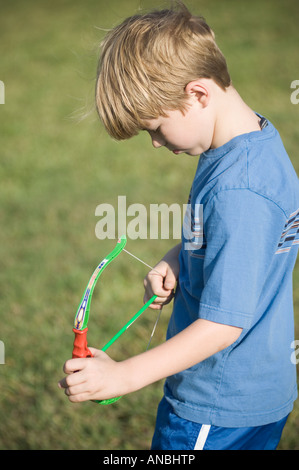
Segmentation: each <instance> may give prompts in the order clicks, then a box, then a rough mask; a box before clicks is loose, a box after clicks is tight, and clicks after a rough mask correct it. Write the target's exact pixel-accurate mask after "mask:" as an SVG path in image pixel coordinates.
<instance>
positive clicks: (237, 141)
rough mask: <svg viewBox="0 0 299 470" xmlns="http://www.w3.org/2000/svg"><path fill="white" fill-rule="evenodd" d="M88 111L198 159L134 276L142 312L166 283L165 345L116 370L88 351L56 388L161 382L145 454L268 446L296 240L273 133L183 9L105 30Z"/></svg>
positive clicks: (283, 411) (278, 410) (77, 396)
mask: <svg viewBox="0 0 299 470" xmlns="http://www.w3.org/2000/svg"><path fill="white" fill-rule="evenodd" d="M96 103H97V109H98V112H99V115H100V117H101V119H102V122H103V123H104V125H105V127H106V129H107V131H108V132H109V134H110V135H111V136H112V137H113V138H115V139H118V140H121V139H127V138H130V137H132V136H133V135H136V134H137V133H138V132H139V131H140V130H146V131H147V132H148V133H149V134H150V136H151V139H152V143H153V146H154V147H155V148H158V147H161V146H165V147H166V148H168V149H169V150H170V151H172V152H174V153H175V154H181V153H187V154H189V155H194V156H196V155H200V159H199V162H198V167H197V170H196V174H195V177H194V181H193V184H192V187H191V191H190V195H189V208H190V210H188V211H187V213H186V217H185V221H184V227H183V232H182V243H181V244H180V245H178V246H176V247H174V248H172V249H171V250H170V251H169V252H168V253H167V254H166V256H165V257H164V258H163V259H162V260H161V262H160V263H158V265H157V266H156V270H157V271H158V272H160V273H161V276H159V275H158V274H157V272H156V271H152V272H150V273H149V274H148V276H147V278H146V279H145V300H148V299H149V298H150V297H151V296H152V295H153V294H156V295H157V296H158V297H157V299H156V301H155V303H154V304H153V305H152V307H153V308H156V309H159V308H162V306H163V305H164V304H166V303H168V302H170V300H172V298H173V295H174V294H173V292H174V289H175V288H176V290H175V296H174V306H173V313H172V316H171V319H170V322H169V326H168V332H167V340H166V342H165V343H163V344H161V345H159V346H158V347H156V348H153V349H151V350H149V351H147V352H145V353H143V354H140V355H137V356H135V357H132V358H129V359H127V360H124V361H122V362H115V361H113V360H112V359H111V358H110V357H109V356H108V355H107V354H105V353H104V352H102V351H99V350H96V349H92V352H93V354H94V357H93V358H91V359H71V360H69V361H67V362H66V364H65V366H64V370H65V372H66V374H67V377H66V378H65V379H63V380H62V381H61V382H60V387H63V388H65V389H66V390H65V393H66V394H67V395H68V396H69V399H70V401H72V402H79V401H84V400H90V399H96V400H101V399H105V398H111V397H115V396H119V395H124V394H127V393H130V392H132V391H135V390H138V389H140V388H142V387H145V386H147V385H148V384H151V383H153V382H155V381H157V380H160V379H162V378H166V381H165V388H164V390H165V394H164V397H163V399H162V401H161V403H160V405H159V409H158V415H157V423H156V430H155V434H154V438H153V443H152V449H165V450H171V449H177V450H182V449H275V448H276V447H277V444H278V442H279V439H280V436H281V432H282V429H283V427H284V425H285V422H286V419H287V416H288V414H289V413H290V412H291V410H292V408H293V402H294V400H295V399H296V397H297V385H296V369H295V365H294V364H293V363H292V361H291V359H290V355H291V349H290V348H291V343H292V341H293V339H294V325H293V302H292V271H293V267H294V263H295V259H296V254H297V248H298V243H299V239H298V219H299V191H298V180H297V176H296V174H295V171H294V169H293V167H292V164H291V162H290V160H289V158H288V156H287V154H286V151H285V149H284V147H283V144H282V142H281V140H280V137H279V134H278V132H277V131H276V129H275V128H274V127H273V125H272V124H271V123H270V122H269V121H267V120H266V119H265V118H263V117H262V116H260V115H258V114H256V113H255V112H253V111H252V110H251V109H250V108H249V107H248V106H247V105H246V104H245V103H244V101H243V100H242V99H241V97H240V96H239V94H238V93H237V91H236V90H235V88H234V87H233V86H232V83H231V80H230V76H229V73H228V70H227V65H226V61H225V59H224V57H223V55H222V53H221V51H220V50H219V48H218V47H217V45H216V43H215V38H214V34H213V32H212V31H211V29H210V28H209V26H208V25H207V24H206V23H205V21H204V20H203V19H202V18H200V17H195V16H192V15H191V14H190V13H189V11H188V10H187V8H185V7H184V6H183V5H181V6H180V8H179V10H178V11H177V10H162V11H155V12H152V13H148V14H144V15H136V16H134V17H132V18H128V19H127V20H125V21H124V22H123V23H122V24H121V25H119V26H118V27H116V28H114V29H113V30H112V31H111V32H110V33H109V34H108V35H107V37H106V39H105V40H104V42H103V44H102V55H101V59H100V63H99V69H98V79H97V86H96ZM190 227H191V228H190ZM74 371H79V372H77V373H76V374H74V373H73V372H74Z"/></svg>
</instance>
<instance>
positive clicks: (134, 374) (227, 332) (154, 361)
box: [59, 319, 242, 402]
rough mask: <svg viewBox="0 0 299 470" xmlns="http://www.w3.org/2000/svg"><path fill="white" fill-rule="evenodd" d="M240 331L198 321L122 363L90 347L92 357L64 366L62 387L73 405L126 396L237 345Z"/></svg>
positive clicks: (227, 326)
mask: <svg viewBox="0 0 299 470" xmlns="http://www.w3.org/2000/svg"><path fill="white" fill-rule="evenodd" d="M241 331H242V329H241V328H236V327H233V326H229V325H223V324H219V323H214V322H210V321H208V320H203V319H199V320H196V321H195V322H194V323H192V324H191V325H190V326H188V327H187V328H186V329H185V330H183V331H181V332H180V333H179V334H177V335H176V336H174V337H173V338H171V339H169V340H168V341H166V342H165V343H163V344H161V345H159V346H157V347H156V348H153V349H151V350H149V351H146V352H144V353H142V354H139V355H137V356H134V357H131V358H129V359H126V360H124V361H121V362H116V361H114V360H112V359H111V358H110V357H109V356H108V355H107V354H106V353H104V352H103V351H99V350H97V349H93V348H90V349H91V351H92V353H93V354H94V357H93V358H88V359H70V360H69V361H67V362H66V363H65V366H64V372H65V373H66V374H68V375H67V377H66V378H64V379H62V380H61V381H60V382H59V387H60V388H65V389H66V390H65V393H66V394H67V395H68V396H69V400H70V401H72V402H80V401H86V400H103V399H107V398H113V397H115V396H119V395H125V394H128V393H131V392H134V391H136V390H139V389H141V388H143V387H145V386H147V385H149V384H151V383H154V382H156V381H157V380H160V379H163V378H165V377H168V376H170V375H173V374H175V373H177V372H180V371H182V370H184V369H187V368H189V367H191V366H193V365H195V364H197V363H198V362H201V361H203V360H204V359H206V358H207V357H209V356H211V355H213V354H215V353H217V352H219V351H221V350H222V349H224V348H226V347H228V346H230V345H231V344H232V343H234V342H235V341H236V340H237V339H238V337H239V336H240V334H241ZM75 371H76V373H75V374H74V373H73V372H75Z"/></svg>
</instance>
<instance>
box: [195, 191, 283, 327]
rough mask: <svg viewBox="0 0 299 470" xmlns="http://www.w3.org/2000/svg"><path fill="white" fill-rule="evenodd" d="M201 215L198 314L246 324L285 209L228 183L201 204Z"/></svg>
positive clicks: (267, 269)
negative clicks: (228, 186)
mask: <svg viewBox="0 0 299 470" xmlns="http://www.w3.org/2000/svg"><path fill="white" fill-rule="evenodd" d="M203 220H204V223H203V225H204V236H205V241H206V248H205V254H204V259H203V285H204V287H203V290H202V292H201V295H200V305H199V317H200V318H205V319H207V320H211V321H215V322H219V323H224V324H229V325H233V326H237V327H240V328H244V329H248V328H250V326H251V324H252V321H253V319H254V315H255V312H256V309H257V305H258V303H259V301H260V298H261V296H262V293H263V286H264V284H265V281H266V279H267V276H268V274H269V272H270V270H271V263H273V262H274V256H275V251H276V249H277V245H278V242H279V239H280V235H281V232H282V228H283V226H284V223H285V216H284V213H283V211H282V210H281V209H280V208H279V207H278V206H277V205H276V204H275V203H273V202H272V201H271V200H269V199H267V198H265V197H263V196H261V195H259V194H256V193H254V192H252V191H250V190H248V189H236V190H233V189H232V190H225V191H221V192H219V193H218V194H217V195H215V196H214V197H213V198H212V200H211V201H210V202H209V203H208V204H207V205H206V206H204V210H203ZM193 255H194V253H193Z"/></svg>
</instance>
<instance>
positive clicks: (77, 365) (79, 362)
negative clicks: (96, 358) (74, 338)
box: [63, 358, 88, 374]
mask: <svg viewBox="0 0 299 470" xmlns="http://www.w3.org/2000/svg"><path fill="white" fill-rule="evenodd" d="M87 359H88V358H82V359H81V358H78V359H77V358H76V359H69V360H68V361H66V362H65V364H64V366H63V372H64V373H65V374H71V373H73V372H77V371H78V370H82V369H83V368H84V367H85V365H86V362H85V361H86V360H87Z"/></svg>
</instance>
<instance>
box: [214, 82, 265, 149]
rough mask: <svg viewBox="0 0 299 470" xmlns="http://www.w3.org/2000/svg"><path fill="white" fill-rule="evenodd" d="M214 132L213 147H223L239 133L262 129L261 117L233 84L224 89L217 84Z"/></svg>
mask: <svg viewBox="0 0 299 470" xmlns="http://www.w3.org/2000/svg"><path fill="white" fill-rule="evenodd" d="M215 91H216V93H215V95H214V98H215V101H214V102H215V103H216V107H215V109H216V113H215V116H216V117H215V121H214V123H215V125H214V134H213V139H212V145H211V148H217V147H221V146H222V145H224V144H225V143H227V142H229V141H230V140H231V139H233V138H234V137H237V136H238V135H242V134H247V133H249V132H254V131H260V130H261V128H260V126H259V121H260V118H259V116H257V115H256V114H255V113H254V111H252V109H251V108H250V107H249V106H247V104H246V103H245V102H244V101H243V100H242V98H241V97H240V95H239V94H238V92H237V91H236V90H235V88H234V87H233V86H230V87H228V88H227V89H226V91H223V90H222V89H220V88H219V87H218V86H217V89H216V90H215Z"/></svg>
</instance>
